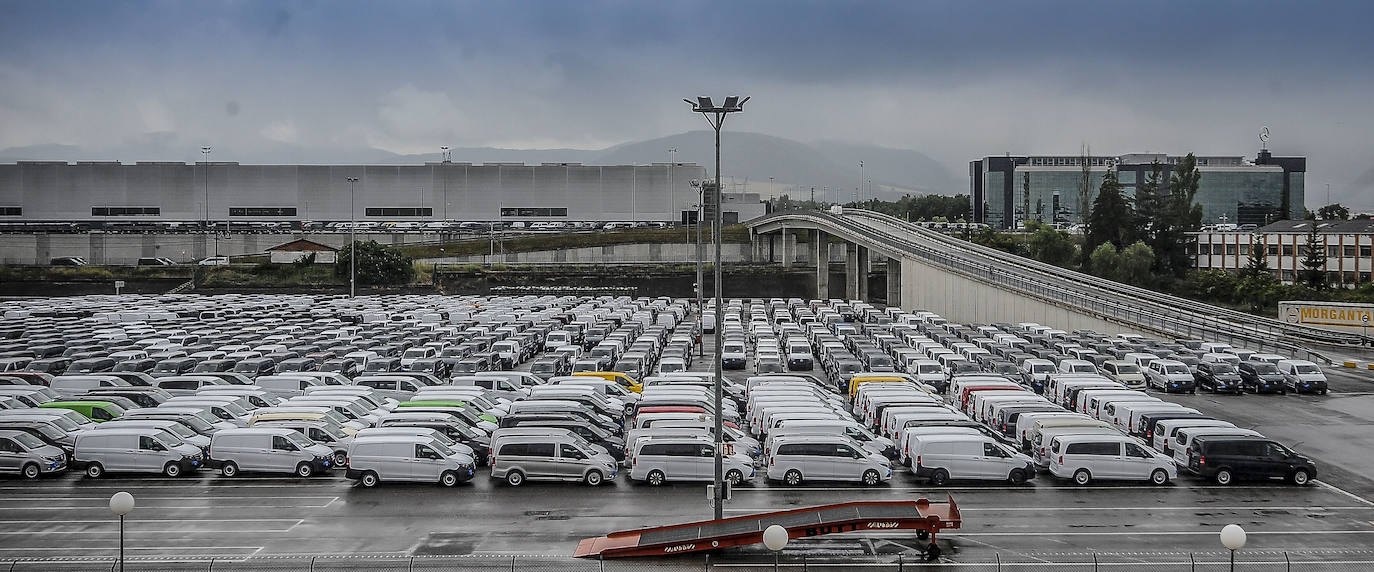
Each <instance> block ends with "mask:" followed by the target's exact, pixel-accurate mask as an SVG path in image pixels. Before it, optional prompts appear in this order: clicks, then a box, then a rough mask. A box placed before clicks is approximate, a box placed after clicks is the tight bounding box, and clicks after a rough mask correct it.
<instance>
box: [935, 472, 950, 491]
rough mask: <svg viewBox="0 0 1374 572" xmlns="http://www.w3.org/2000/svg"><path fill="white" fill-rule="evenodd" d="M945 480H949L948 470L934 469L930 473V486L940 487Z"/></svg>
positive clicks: (943, 484)
mask: <svg viewBox="0 0 1374 572" xmlns="http://www.w3.org/2000/svg"><path fill="white" fill-rule="evenodd" d="M947 482H949V471H946V470H944V469H935V472H934V473H931V474H930V486H932V487H942V486H945V483H947Z"/></svg>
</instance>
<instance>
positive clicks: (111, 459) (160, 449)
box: [72, 427, 205, 479]
mask: <svg viewBox="0 0 1374 572" xmlns="http://www.w3.org/2000/svg"><path fill="white" fill-rule="evenodd" d="M168 435H170V434H169V433H167V432H166V431H164V430H162V429H157V428H154V427H129V428H114V429H106V430H101V431H88V432H85V433H82V434H81V435H78V436H77V437H76V452H75V453H73V454H72V466H73V467H77V468H80V469H81V470H83V471H85V473H86V476H87V477H89V478H92V479H96V478H100V477H102V476H104V475H105V472H106V471H111V472H142V473H162V474H164V475H167V476H169V477H179V476H181V475H182V473H185V472H188V471H195V470H198V469H200V467H201V465H202V464H203V463H204V462H205V457H204V455H203V454H202V453H201V452H200V449H197V448H196V446H195V445H191V444H188V443H185V442H172V441H171V440H169V439H167V438H166V436H168Z"/></svg>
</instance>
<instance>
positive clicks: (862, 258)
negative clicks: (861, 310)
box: [858, 246, 872, 302]
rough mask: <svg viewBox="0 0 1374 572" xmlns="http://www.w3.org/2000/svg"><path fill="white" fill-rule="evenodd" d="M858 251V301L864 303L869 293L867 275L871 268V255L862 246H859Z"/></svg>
mask: <svg viewBox="0 0 1374 572" xmlns="http://www.w3.org/2000/svg"><path fill="white" fill-rule="evenodd" d="M858 250H859V268H858V271H859V272H858V274H859V299H860V300H863V301H865V302H867V301H868V300H869V293H868V273H869V271H870V270H871V266H872V261H871V260H870V257H871V253H870V252H869V250H868V248H865V247H863V246H860V247H859V248H858Z"/></svg>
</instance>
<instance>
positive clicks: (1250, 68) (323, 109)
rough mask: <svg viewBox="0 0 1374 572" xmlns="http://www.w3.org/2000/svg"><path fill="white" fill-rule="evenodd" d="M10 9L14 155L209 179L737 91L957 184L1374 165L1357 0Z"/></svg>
mask: <svg viewBox="0 0 1374 572" xmlns="http://www.w3.org/2000/svg"><path fill="white" fill-rule="evenodd" d="M0 10H3V13H4V14H5V15H6V17H5V18H3V19H0V85H2V86H3V87H0V148H4V147H12V146H26V145H40V144H49V143H65V144H74V145H82V146H84V147H92V148H96V149H103V150H111V153H114V152H115V151H114V150H117V149H120V148H121V146H122V145H123V146H126V147H128V146H132V145H134V144H135V143H137V142H147V141H148V138H147V136H146V135H147V134H150V133H155V134H174V135H172V136H165V135H159V136H158V137H156V138H155V139H156V140H158V141H169V143H167V144H168V145H171V148H170V149H171V150H170V151H167V153H171V154H177V153H179V154H180V155H177V156H169V157H150V156H140V157H119V158H123V159H125V160H132V159H135V158H138V159H158V158H162V159H173V160H176V159H181V160H195V159H196V158H198V149H199V145H201V144H206V143H209V142H212V141H213V142H214V144H215V145H216V153H217V154H220V153H223V157H225V158H226V160H228V158H229V157H232V156H233V154H234V153H241V154H243V155H244V156H248V153H249V151H250V150H262V149H277V147H274V146H272V145H282V146H286V147H284V148H290V149H297V151H295V152H293V153H294V155H293V156H304V157H314V156H321V157H329V156H336V154H337V153H340V152H343V151H346V150H355V151H356V150H357V149H360V148H366V147H377V148H381V149H386V150H390V151H395V152H402V153H409V152H432V151H433V150H434V149H436V148H437V146H438V145H441V144H447V145H453V146H482V145H501V146H514V147H522V146H524V147H532V146H539V147H562V146H570V147H580V148H594V147H600V146H605V145H610V144H616V143H621V142H625V141H630V140H636V139H646V138H651V137H657V136H662V135H666V134H669V133H676V132H682V131H686V130H689V129H699V128H700V127H701V125H702V124H701V122H700V121H699V118H695V117H692V116H691V115H690V114H688V113H686V112H685V110H684V109H683V105H684V104H682V103H681V102H680V101H679V100H680V98H681V97H685V96H693V95H697V94H708V95H724V94H726V93H728V92H736V93H742V94H748V95H752V96H754V100H753V101H752V102H751V108H750V111H749V113H747V114H745V115H743V116H741V118H740V119H739V120H738V121H736V122H734V123H733V125H734V126H735V128H737V129H741V130H749V131H758V132H762V133H768V134H773V135H778V136H783V137H790V138H795V139H800V140H821V139H842V140H850V141H860V142H871V143H876V144H880V145H885V146H890V147H899V148H911V149H916V150H919V151H922V152H924V153H927V154H929V155H931V156H932V157H935V158H936V159H938V160H940V161H942V162H943V163H944V164H945V165H947V166H948V167H949V169H950V170H951V172H953V173H956V174H957V173H962V171H963V164H964V163H965V162H966V161H967V160H969V159H971V158H975V157H977V156H981V155H987V154H1000V153H1001V152H1003V151H1012V152H1046V153H1054V152H1060V153H1076V152H1078V150H1079V149H1080V146H1081V145H1084V144H1088V145H1091V146H1092V147H1093V149H1095V150H1101V151H1103V152H1133V151H1145V150H1156V151H1160V150H1163V151H1171V152H1184V151H1188V150H1195V151H1198V152H1203V153H1227V154H1241V153H1246V154H1253V152H1254V151H1255V147H1256V146H1257V143H1258V142H1257V141H1256V140H1255V137H1254V134H1255V132H1256V131H1257V129H1258V127H1259V126H1260V125H1266V124H1267V125H1270V126H1271V128H1272V130H1273V132H1274V134H1275V137H1274V140H1273V146H1274V148H1275V149H1276V151H1277V152H1281V153H1305V154H1308V155H1310V156H1311V157H1312V159H1311V162H1310V166H1311V171H1310V173H1309V176H1308V185H1309V188H1310V189H1316V188H1318V187H1320V186H1322V185H1324V184H1325V183H1328V182H1329V183H1332V184H1333V190H1334V191H1335V192H1334V193H1333V194H1334V195H1335V196H1337V197H1339V196H1342V194H1344V196H1347V197H1351V198H1357V197H1358V196H1359V194H1360V192H1361V190H1360V189H1358V188H1355V187H1354V186H1350V185H1349V183H1350V182H1351V181H1354V180H1355V179H1357V178H1358V176H1359V174H1360V173H1362V172H1363V171H1365V170H1366V169H1367V168H1368V165H1369V159H1370V158H1371V156H1374V152H1371V150H1370V148H1369V145H1368V144H1367V142H1366V133H1368V132H1369V131H1370V130H1371V129H1374V115H1372V114H1371V112H1370V111H1369V109H1368V104H1367V101H1366V100H1367V98H1368V96H1367V94H1368V93H1370V92H1371V88H1372V87H1374V77H1371V74H1374V72H1371V69H1374V66H1370V65H1369V64H1368V62H1369V61H1371V60H1374V35H1371V34H1368V33H1367V31H1366V29H1367V27H1368V22H1369V21H1370V20H1371V16H1374V3H1371V2H1363V1H1346V2H1335V1H1332V2H1263V1H1261V2H1198V1H1191V2H1181V1H1180V2H1143V1H1136V2H1125V1H1092V2H1021V1H1017V2H999V1H989V2H966V1H947V2H914V1H899V2H898V1H894V2H860V1H851V2H845V1H833V2H802V1H758V2H744V1H737V2H658V1H596V0H592V1H582V2H554V1H512V2H505V1H502V2H490V1H487V2H429V1H414V2H382V1H372V2H361V1H354V2H348V1H338V2H335V1H300V2H260V1H245V2H223V3H209V2H181V1H175V0H147V1H137V2H109V1H99V2H95V1H92V2H32V1H23V2H20V1H6V0H0ZM732 121H734V120H732ZM169 137H170V138H169ZM265 143H271V145H264V144H265ZM183 147H185V149H183ZM221 150H222V151H221ZM141 152H142V153H152V154H157V153H159V151H158V150H156V149H154V150H150V151H141ZM311 153H316V155H311ZM1370 202H1374V201H1370ZM1371 206H1374V205H1371Z"/></svg>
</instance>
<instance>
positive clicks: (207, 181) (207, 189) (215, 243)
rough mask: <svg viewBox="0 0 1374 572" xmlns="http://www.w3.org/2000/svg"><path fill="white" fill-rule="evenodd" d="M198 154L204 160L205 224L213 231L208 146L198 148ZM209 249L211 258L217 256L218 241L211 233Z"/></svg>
mask: <svg viewBox="0 0 1374 572" xmlns="http://www.w3.org/2000/svg"><path fill="white" fill-rule="evenodd" d="M200 154H201V156H202V157H204V159H205V175H204V176H205V223H204V226H205V228H206V229H207V230H210V231H214V230H215V229H214V227H212V226H210V146H209V145H205V146H203V147H201V148H200ZM210 243H211V244H210V248H211V249H212V255H213V256H219V240H218V239H217V238H215V235H214V233H213V232H211V233H210Z"/></svg>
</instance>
